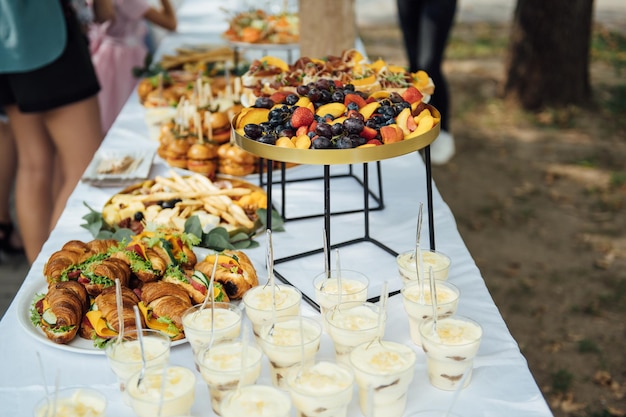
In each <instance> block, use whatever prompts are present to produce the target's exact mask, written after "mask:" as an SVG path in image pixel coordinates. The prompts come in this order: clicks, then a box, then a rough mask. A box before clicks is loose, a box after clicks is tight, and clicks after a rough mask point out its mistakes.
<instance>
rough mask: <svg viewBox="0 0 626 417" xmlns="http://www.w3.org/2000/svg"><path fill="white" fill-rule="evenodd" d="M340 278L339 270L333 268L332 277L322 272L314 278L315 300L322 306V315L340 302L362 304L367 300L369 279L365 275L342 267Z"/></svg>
mask: <svg viewBox="0 0 626 417" xmlns="http://www.w3.org/2000/svg"><path fill="white" fill-rule="evenodd" d="M339 278H340V279H338V277H337V271H336V270H331V271H330V277H327V276H326V273H325V272H322V273H321V274H319V275H317V276H316V277H315V278H314V279H313V286H314V287H315V301H317V303H318V304H319V306H320V310H321V313H322V316H323V315H324V314H326V312H327V311H328V310H329V309H331V308H333V307H334V306H336V305H337V304H339V303H348V302H350V303H353V304H361V303H364V302H365V301H366V300H367V288H368V287H369V279H368V278H367V277H366V276H365V275H363V274H362V273H360V272H357V271H351V270H349V269H342V270H341V276H340V277H339Z"/></svg>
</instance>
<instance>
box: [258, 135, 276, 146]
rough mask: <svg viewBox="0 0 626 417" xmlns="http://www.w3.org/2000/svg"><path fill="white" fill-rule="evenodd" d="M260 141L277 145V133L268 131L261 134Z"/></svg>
mask: <svg viewBox="0 0 626 417" xmlns="http://www.w3.org/2000/svg"><path fill="white" fill-rule="evenodd" d="M258 142H260V143H265V144H267V145H275V144H276V135H275V134H273V133H267V134H265V135H263V136H261V137H260V138H259V139H258Z"/></svg>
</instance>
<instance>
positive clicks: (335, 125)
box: [330, 123, 343, 137]
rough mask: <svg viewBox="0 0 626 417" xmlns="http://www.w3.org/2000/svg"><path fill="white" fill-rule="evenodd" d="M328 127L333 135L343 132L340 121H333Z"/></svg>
mask: <svg viewBox="0 0 626 417" xmlns="http://www.w3.org/2000/svg"><path fill="white" fill-rule="evenodd" d="M330 128H331V131H332V133H333V137H335V136H339V135H341V134H342V133H343V124H341V123H333V124H332V125H330Z"/></svg>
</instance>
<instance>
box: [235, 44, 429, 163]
mask: <svg viewBox="0 0 626 417" xmlns="http://www.w3.org/2000/svg"><path fill="white" fill-rule="evenodd" d="M304 59H305V60H307V59H308V58H304ZM299 61H300V62H299V63H296V64H294V66H288V65H286V64H284V63H282V62H280V60H279V59H277V58H274V57H269V58H266V59H265V60H263V58H262V59H261V64H260V65H259V66H263V67H265V68H266V70H265V72H264V73H263V74H259V73H258V72H257V73H256V75H252V74H244V76H242V80H244V83H245V84H244V89H246V88H247V89H248V93H250V95H249V97H248V99H249V101H250V102H251V101H253V103H252V104H251V105H250V106H249V107H245V108H243V109H242V110H241V111H240V112H239V113H238V114H236V115H235V117H234V118H233V120H232V125H233V130H234V138H235V139H234V140H235V143H236V144H237V145H239V146H240V147H242V148H243V149H244V150H246V151H249V152H251V153H253V154H255V155H258V156H260V157H262V158H266V159H269V160H273V161H283V162H294V163H301V164H321V165H332V164H351V163H362V162H371V161H377V160H381V159H386V158H392V157H396V156H400V155H403V154H406V153H409V152H412V151H415V150H419V149H422V148H424V147H426V146H428V145H430V144H431V143H432V142H433V141H434V140H435V139H436V138H437V136H438V134H439V129H440V127H439V121H440V118H441V115H440V113H439V112H438V111H437V109H435V108H434V107H433V106H431V105H429V104H427V102H426V101H427V100H428V98H429V97H430V94H431V93H432V91H433V89H432V86H431V85H430V84H431V83H429V82H428V81H424V75H423V74H410V73H407V72H406V70H404V69H400V68H396V67H393V66H389V65H387V64H385V63H382V62H380V61H377V62H376V63H375V64H367V63H364V62H362V57H361V56H360V54H359V53H358V52H355V51H347V52H346V53H344V54H343V55H342V57H340V58H339V59H338V60H336V59H330V60H328V61H326V63H325V64H323V65H324V67H325V68H326V69H327V71H318V72H317V74H318V76H315V77H313V76H311V77H309V81H308V82H306V83H305V82H304V80H306V77H304V76H302V73H301V74H300V75H299V76H298V77H296V78H297V79H300V80H301V82H300V83H295V82H294V84H293V85H290V82H289V81H288V80H289V79H290V76H289V75H285V74H287V73H290V72H291V73H294V72H298V67H299V66H302V65H303V63H304V62H303V61H302V58H301V59H300V60H299ZM317 61H319V60H309V61H307V62H308V64H307V65H305V66H304V68H305V72H306V71H307V70H306V68H309V70H310V68H311V67H316V68H317V67H318V66H319V65H321V64H319V63H318V62H317ZM329 62H332V64H329ZM271 67H274V68H275V70H272V69H271ZM333 67H334V68H335V69H334V70H332V68H333ZM255 68H256V67H255V66H254V65H253V66H251V72H254V71H255ZM357 72H358V73H359V74H369V73H371V74H372V75H371V76H370V75H366V78H367V79H368V81H367V82H364V81H363V80H365V78H355V77H356V75H355V74H356V73H357ZM389 73H393V74H396V77H395V78H394V77H391V76H390V75H389ZM281 74H282V75H281ZM278 78H280V80H281V82H280V83H276V82H274V80H275V79H278ZM253 79H256V80H255V81H252V80H253ZM392 79H393V80H394V84H393V86H392V84H391V80H392ZM426 79H428V77H427V76H426ZM400 80H402V81H400ZM385 85H386V86H385ZM383 86H384V87H383ZM420 88H421V90H420Z"/></svg>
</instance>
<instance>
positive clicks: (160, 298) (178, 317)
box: [135, 281, 192, 340]
mask: <svg viewBox="0 0 626 417" xmlns="http://www.w3.org/2000/svg"><path fill="white" fill-rule="evenodd" d="M135 291H136V292H138V293H139V298H140V300H141V301H140V302H139V304H138V307H139V311H140V312H141V314H142V315H143V318H144V320H145V322H146V326H148V328H150V329H154V330H159V331H161V332H163V333H165V334H167V335H168V336H169V337H170V338H171V339H172V340H178V339H182V338H183V337H185V334H184V327H183V320H182V317H183V314H184V313H185V311H186V310H187V309H188V308H190V307H192V302H191V298H190V297H189V294H188V293H187V291H185V289H184V288H182V287H181V286H179V285H176V284H172V283H171V282H165V281H156V282H150V283H147V284H144V285H143V286H142V287H141V288H139V289H137V290H135Z"/></svg>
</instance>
